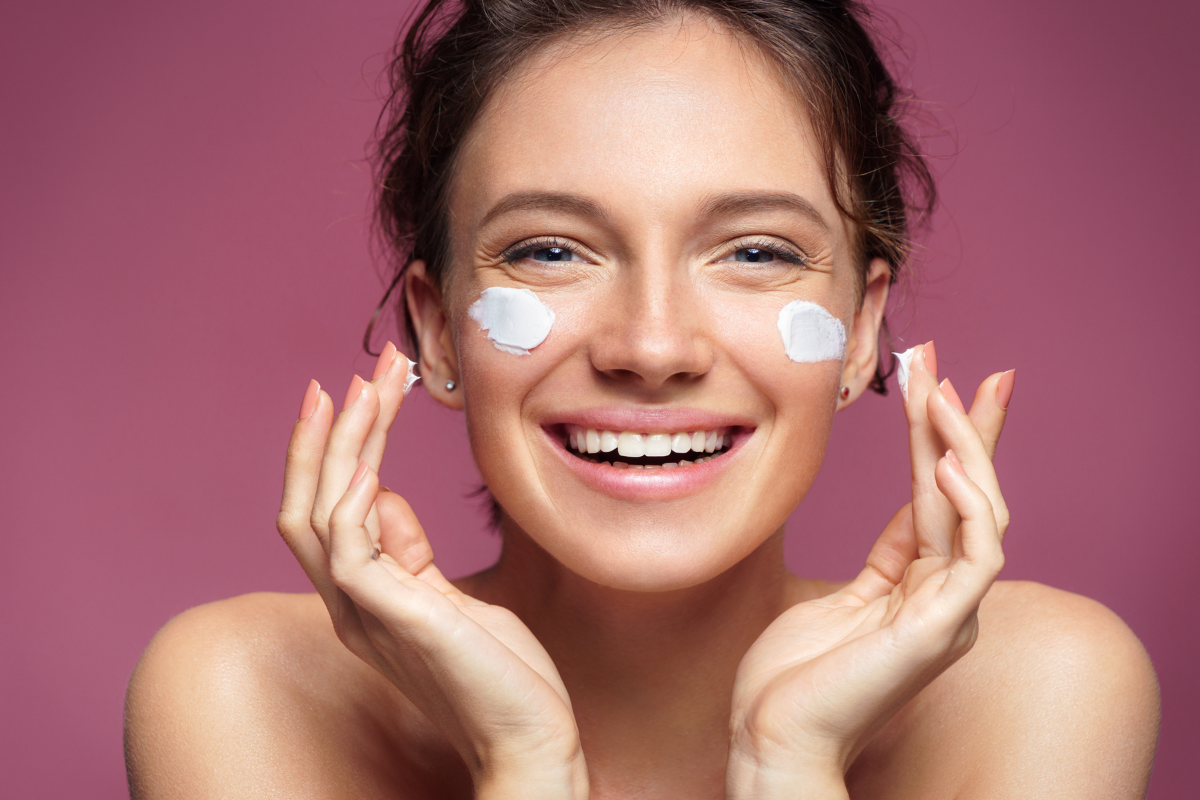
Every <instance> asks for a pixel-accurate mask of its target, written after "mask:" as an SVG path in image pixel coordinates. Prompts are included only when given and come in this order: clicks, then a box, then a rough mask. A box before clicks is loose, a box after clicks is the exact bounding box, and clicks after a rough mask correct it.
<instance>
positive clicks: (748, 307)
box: [410, 21, 886, 591]
mask: <svg viewBox="0 0 1200 800" xmlns="http://www.w3.org/2000/svg"><path fill="white" fill-rule="evenodd" d="M819 152H820V149H819V147H818V145H817V140H816V138H815V136H814V134H813V133H812V128H811V125H810V124H809V122H808V120H807V118H806V115H805V113H804V111H803V109H802V107H801V106H800V104H799V103H798V102H797V100H796V99H795V97H794V96H793V95H792V94H790V93H789V92H788V91H787V90H786V89H785V88H784V87H783V86H782V85H781V84H780V83H779V82H778V79H777V78H776V77H775V75H774V74H773V73H772V71H771V68H770V67H769V66H768V64H767V62H765V61H763V60H762V59H761V58H760V57H759V56H757V55H756V54H755V53H754V52H752V49H751V48H747V47H744V46H742V45H741V44H740V43H739V41H738V40H737V39H735V38H734V37H733V36H730V35H727V34H725V33H719V32H717V31H715V30H713V29H712V28H710V27H709V26H708V25H707V24H705V23H703V22H700V21H691V22H681V23H680V24H679V25H677V26H675V25H673V26H668V27H664V28H662V29H657V30H649V31H644V32H639V33H635V34H632V35H624V36H612V37H608V38H604V39H601V40H599V41H595V42H592V43H586V44H580V43H578V42H576V43H573V44H570V45H568V46H562V47H559V48H556V49H554V50H553V51H552V52H547V53H544V54H542V55H540V56H538V57H536V58H534V59H533V60H531V61H530V62H529V63H528V64H526V65H525V66H524V67H523V68H522V69H521V71H520V72H519V73H518V74H516V75H514V76H512V77H510V78H509V79H507V80H506V82H505V83H504V85H503V86H502V87H501V88H500V90H499V91H498V92H497V93H496V94H495V95H494V96H493V97H492V98H491V100H490V102H489V103H488V105H487V107H486V109H485V111H484V113H483V114H482V116H481V117H480V118H479V120H478V121H477V123H476V125H475V126H474V128H473V129H472V132H471V135H470V137H469V139H468V140H467V141H466V142H465V143H464V145H463V147H462V149H461V151H460V155H459V159H458V162H457V172H456V175H455V178H454V182H453V185H452V191H451V195H450V209H451V216H452V223H451V242H452V259H451V263H452V266H451V269H450V274H449V275H448V277H447V281H446V283H445V285H444V287H443V294H442V300H441V304H440V307H436V308H435V305H436V304H434V303H430V302H426V303H425V306H424V307H422V306H421V301H420V300H419V299H413V292H414V290H413V289H412V288H411V287H410V303H411V304H412V307H414V308H416V309H417V312H418V315H419V317H420V321H419V330H420V331H421V332H422V334H423V335H422V341H423V357H424V362H425V363H423V364H422V368H423V370H424V371H425V372H424V374H426V375H432V376H435V377H436V378H437V379H436V380H435V379H433V378H431V379H429V380H428V381H427V387H426V388H427V389H428V390H429V391H430V392H431V393H433V394H434V395H435V396H437V397H438V398H439V399H442V400H443V402H447V403H449V404H451V405H455V404H457V403H458V402H459V400H458V398H459V397H460V396H461V398H462V399H461V402H462V403H463V404H464V406H465V410H466V416H467V423H468V430H469V433H470V440H471V446H472V449H473V451H474V454H475V458H476V461H477V463H478V465H479V469H480V472H481V474H482V476H483V479H484V481H485V482H486V483H487V485H488V486H489V487H490V488H491V490H492V492H493V493H494V495H495V496H496V497H497V499H498V500H499V501H500V503H501V505H502V506H503V507H504V508H505V510H506V512H507V513H508V515H509V516H510V517H511V518H512V521H513V522H515V523H516V524H517V525H518V526H520V528H521V529H523V530H524V531H525V532H526V533H527V534H528V535H529V536H530V537H531V538H532V539H533V540H534V541H535V542H537V544H539V545H540V546H541V547H542V548H544V549H545V550H546V551H547V552H549V553H550V554H551V555H552V556H553V557H554V558H555V559H557V560H558V561H559V562H560V563H562V564H563V565H565V566H566V567H567V568H569V569H571V570H572V571H574V572H576V573H578V574H579V575H582V576H584V577H585V578H588V579H590V580H592V581H595V582H597V583H600V584H603V585H607V586H611V587H615V588H623V589H637V590H651V591H653V590H666V589H674V588H682V587H685V586H690V585H695V584H698V583H701V582H703V581H705V580H708V579H710V578H713V577H715V576H717V575H719V574H720V573H721V572H723V571H725V570H726V569H728V568H729V567H731V566H732V565H733V564H735V563H737V562H738V561H739V560H741V559H742V558H744V557H745V556H747V555H748V554H749V553H750V552H752V551H753V550H754V549H755V548H757V547H758V546H760V545H761V544H762V543H763V542H764V541H765V540H766V539H767V538H768V537H770V536H771V534H772V533H774V532H776V531H777V530H779V529H780V528H781V526H782V525H783V523H784V521H785V519H786V518H787V516H788V514H789V513H790V512H791V511H792V509H793V508H794V507H795V506H796V504H797V503H798V502H799V501H800V499H801V498H802V497H803V496H804V494H805V492H806V491H807V490H808V488H809V486H810V485H811V484H812V481H813V479H814V477H815V476H816V473H817V470H818V468H819V467H820V464H821V459H822V457H823V455H824V450H825V445H826V442H827V439H828V435H829V430H830V426H831V423H832V419H833V414H834V411H835V410H836V408H837V407H838V405H839V397H838V393H839V388H840V386H842V385H848V386H850V387H851V389H852V391H853V396H856V395H857V394H858V393H859V392H860V391H862V389H863V388H864V387H865V384H866V382H867V380H868V379H869V377H870V374H871V372H872V371H873V369H874V359H875V342H876V336H877V331H878V327H877V326H878V324H879V313H878V311H879V309H881V307H882V302H883V300H884V299H885V298H886V278H879V279H878V280H874V281H873V282H872V283H871V284H870V286H869V288H868V292H867V299H868V301H869V302H867V303H865V304H864V306H863V311H862V312H861V313H858V310H859V304H858V301H859V292H858V291H857V288H858V285H859V283H858V281H859V277H858V274H857V272H856V269H857V268H856V266H855V264H854V256H853V252H852V241H851V238H850V231H849V229H848V228H847V227H846V225H845V224H844V223H843V221H842V219H841V217H840V216H839V214H838V212H837V210H836V208H835V205H834V201H833V198H832V196H831V192H830V190H829V187H828V186H827V185H826V179H825V171H824V166H823V163H822V161H821V158H820V156H819ZM414 266H415V268H416V272H415V277H416V278H417V280H418V282H419V281H420V276H421V274H422V265H420V264H416V265H414ZM873 268H874V274H875V275H878V274H879V272H880V271H881V270H883V265H882V264H875V265H873ZM489 287H509V288H514V289H530V290H532V291H533V292H534V294H536V296H537V298H538V299H539V300H540V301H541V302H542V303H544V304H545V306H547V307H548V308H549V309H551V310H552V311H553V313H554V322H553V326H552V328H551V330H550V333H549V335H548V336H547V337H546V339H545V340H544V341H542V342H541V343H540V344H538V345H537V346H536V347H533V348H532V349H531V350H530V352H529V354H528V355H516V354H513V353H511V352H505V351H502V350H501V349H498V348H497V347H496V346H495V345H494V343H493V342H492V341H491V340H490V339H489V338H488V335H487V333H485V332H484V331H483V330H482V329H481V326H480V324H479V322H477V321H476V319H474V318H472V316H470V314H469V312H468V309H469V307H470V306H471V305H472V303H474V302H475V301H476V300H478V299H479V297H480V294H481V292H482V291H483V290H484V289H487V288H489ZM420 291H421V290H419V289H418V290H416V294H418V295H419V294H420ZM429 296H433V297H436V293H431V294H430V295H429ZM795 300H804V301H810V302H812V303H816V304H819V305H820V306H822V307H823V308H825V309H826V310H828V312H829V313H830V314H831V315H833V317H836V318H837V319H838V320H840V321H841V323H842V324H843V325H844V326H845V327H846V331H847V335H848V340H849V343H848V348H847V355H846V359H845V361H843V360H830V361H817V362H813V363H798V362H796V361H793V360H791V359H790V358H789V357H788V355H787V353H786V352H785V349H784V343H783V339H782V337H781V333H780V331H779V329H778V327H777V323H778V319H779V314H780V310H781V309H782V308H783V307H784V306H785V305H787V304H788V303H791V302H792V301H795ZM877 307H878V308H877ZM442 309H444V312H445V316H444V318H443V317H442V316H441V311H442ZM448 378H453V379H455V380H456V381H457V382H458V383H459V384H460V386H461V395H458V394H457V393H455V394H454V395H451V394H450V393H447V392H446V391H445V390H444V388H443V387H442V384H443V383H444V382H445V380H446V379H448ZM843 403H844V401H843ZM576 431H580V432H581V434H582V439H583V445H584V447H583V449H584V450H585V451H586V450H587V449H589V448H588V446H587V445H588V438H589V433H588V432H589V431H594V432H595V433H594V435H593V437H594V438H592V444H593V448H592V449H595V443H596V442H597V440H599V439H601V438H604V439H605V442H606V443H607V444H606V446H611V443H612V439H611V437H605V436H604V434H603V432H605V431H609V432H612V434H613V435H615V436H617V437H618V438H619V437H620V436H621V434H622V433H624V434H626V436H625V439H626V442H625V443H624V444H622V445H621V448H620V450H618V451H612V452H608V453H605V452H593V453H590V454H589V453H586V452H585V453H584V454H583V455H581V454H580V453H579V452H578V450H577V444H576ZM697 432H704V437H703V438H704V439H706V440H708V441H707V442H705V443H706V444H711V443H712V441H713V440H714V439H715V440H716V441H717V443H718V448H719V447H720V444H721V442H722V441H723V439H724V437H725V436H726V435H727V436H728V446H726V447H725V448H724V451H723V452H722V451H721V450H720V449H718V450H717V452H716V453H709V452H695V451H694V450H691V449H689V450H688V452H686V453H681V452H677V451H678V450H680V449H682V448H683V446H684V445H685V444H686V442H685V439H684V438H681V437H680V434H683V435H684V436H685V437H686V441H687V442H696V441H697V437H696V435H695V434H696V433H697ZM714 432H715V433H714ZM631 434H642V435H644V436H648V435H650V434H666V435H667V436H668V437H670V438H669V439H668V440H666V441H670V442H671V443H672V452H671V455H670V456H667V457H655V458H648V457H636V456H621V455H620V454H619V453H620V451H621V450H624V451H626V452H627V453H628V452H631V451H630V448H634V450H633V451H632V452H636V447H637V444H636V437H634V436H632V435H631ZM652 441H653V442H658V443H659V447H660V448H661V447H662V444H661V442H663V441H664V440H662V439H654V440H652ZM651 449H652V450H653V449H654V448H653V447H651ZM706 457H708V458H709V460H707V461H703V462H701V463H695V462H696V459H701V458H706ZM609 461H620V462H622V463H627V464H630V466H628V467H624V466H620V465H615V464H611V463H607V462H609ZM680 462H684V463H680ZM687 462H691V463H687ZM659 464H662V466H659ZM644 465H648V466H644Z"/></svg>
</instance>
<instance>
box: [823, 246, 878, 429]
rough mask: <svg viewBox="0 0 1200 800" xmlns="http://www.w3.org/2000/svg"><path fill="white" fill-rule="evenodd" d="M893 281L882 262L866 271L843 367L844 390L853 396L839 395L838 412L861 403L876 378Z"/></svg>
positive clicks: (876, 263)
mask: <svg viewBox="0 0 1200 800" xmlns="http://www.w3.org/2000/svg"><path fill="white" fill-rule="evenodd" d="M891 284H892V277H891V270H890V269H889V267H888V263H887V262H886V261H884V260H883V259H882V258H873V259H871V263H870V265H869V266H868V267H867V286H866V290H865V291H864V292H863V298H862V304H861V305H859V307H858V312H857V313H855V315H854V322H853V323H852V324H851V326H850V341H848V342H847V343H846V361H845V363H844V365H843V366H842V386H845V387H848V388H849V389H850V394H849V395H848V396H847V397H846V398H845V399H842V397H841V395H840V394H839V395H838V406H837V407H838V411H841V410H842V409H843V408H845V407H846V406H848V405H850V404H851V403H853V402H854V401H855V400H857V399H858V397H859V395H861V394H862V393H863V392H865V391H866V390H867V386H869V385H870V383H871V378H873V377H875V366H876V364H878V363H879V329H880V328H881V327H882V326H883V310H884V307H885V306H887V299H888V289H890V288H891Z"/></svg>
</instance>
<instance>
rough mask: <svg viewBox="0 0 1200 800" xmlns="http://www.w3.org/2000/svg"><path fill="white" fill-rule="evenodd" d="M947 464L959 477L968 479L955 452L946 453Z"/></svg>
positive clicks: (948, 451)
mask: <svg viewBox="0 0 1200 800" xmlns="http://www.w3.org/2000/svg"><path fill="white" fill-rule="evenodd" d="M946 463H947V464H949V465H950V469H952V470H954V471H955V472H957V473H958V474H959V475H962V476H963V477H966V475H967V471H966V470H965V469H963V465H962V462H961V461H959V460H958V456H956V455H954V451H953V450H947V451H946Z"/></svg>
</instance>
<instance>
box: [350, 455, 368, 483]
mask: <svg viewBox="0 0 1200 800" xmlns="http://www.w3.org/2000/svg"><path fill="white" fill-rule="evenodd" d="M366 474H367V460H366V459H365V458H364V459H363V460H362V461H360V462H358V469H356V470H354V477H353V478H351V479H350V485H351V486H357V485H358V482H359V481H361V480H362V479H363V477H364V476H365V475H366Z"/></svg>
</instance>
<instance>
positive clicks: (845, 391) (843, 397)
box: [838, 386, 850, 400]
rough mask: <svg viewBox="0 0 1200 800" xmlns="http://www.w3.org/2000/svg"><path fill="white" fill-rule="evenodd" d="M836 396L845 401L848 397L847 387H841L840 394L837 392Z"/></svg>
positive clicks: (848, 390) (848, 388)
mask: <svg viewBox="0 0 1200 800" xmlns="http://www.w3.org/2000/svg"><path fill="white" fill-rule="evenodd" d="M838 394H839V395H841V397H842V399H843V400H845V399H846V398H847V397H849V396H850V387H849V386H843V387H842V390H841V391H840V392H838Z"/></svg>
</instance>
